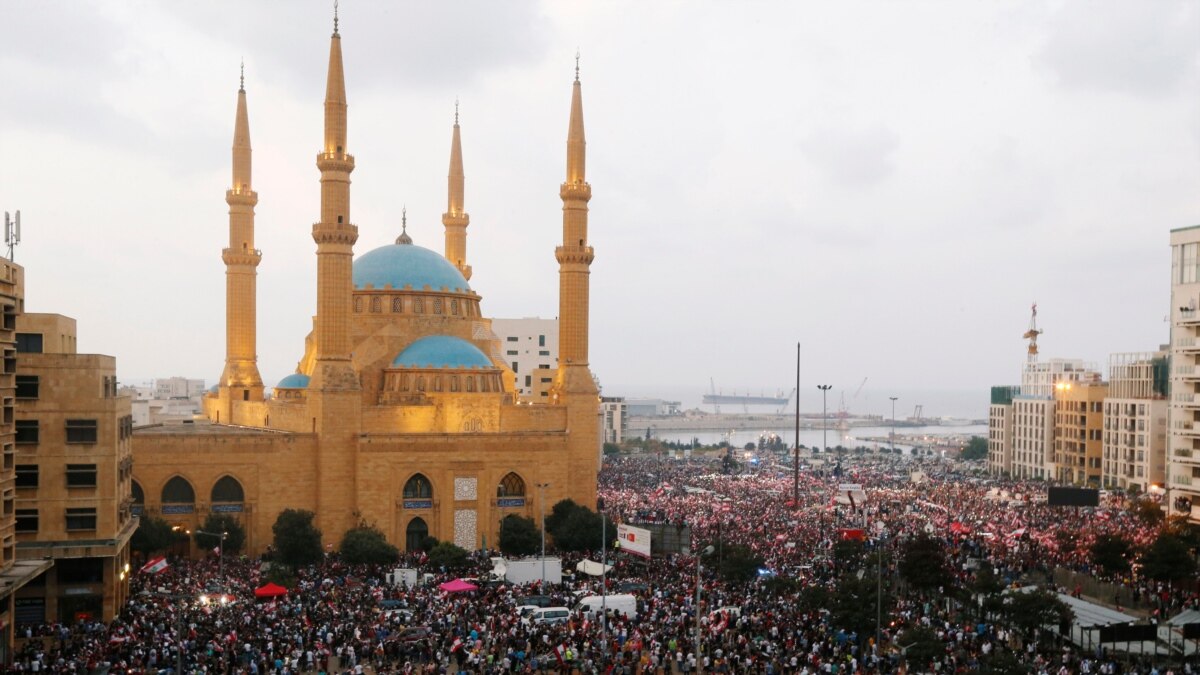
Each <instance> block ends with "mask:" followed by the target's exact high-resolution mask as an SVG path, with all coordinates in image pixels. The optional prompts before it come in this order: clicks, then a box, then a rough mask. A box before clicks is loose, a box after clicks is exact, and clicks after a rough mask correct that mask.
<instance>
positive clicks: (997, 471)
mask: <svg viewBox="0 0 1200 675" xmlns="http://www.w3.org/2000/svg"><path fill="white" fill-rule="evenodd" d="M1020 392H1021V388H1020V387H1017V386H1009V387H1005V386H1000V387H992V403H991V405H990V406H988V472H989V473H991V474H993V475H998V476H1008V475H1011V474H1012V470H1013V398H1014V397H1015V396H1017V395H1018V394H1020Z"/></svg>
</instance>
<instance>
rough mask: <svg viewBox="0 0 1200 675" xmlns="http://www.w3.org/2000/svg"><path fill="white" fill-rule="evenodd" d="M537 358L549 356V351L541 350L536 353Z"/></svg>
mask: <svg viewBox="0 0 1200 675" xmlns="http://www.w3.org/2000/svg"><path fill="white" fill-rule="evenodd" d="M538 356H550V350H548V349H542V350H540V351H539V352H538Z"/></svg>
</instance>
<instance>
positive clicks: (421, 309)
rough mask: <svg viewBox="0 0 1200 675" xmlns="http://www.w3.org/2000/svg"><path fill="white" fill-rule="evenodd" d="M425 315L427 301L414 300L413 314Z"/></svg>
mask: <svg viewBox="0 0 1200 675" xmlns="http://www.w3.org/2000/svg"><path fill="white" fill-rule="evenodd" d="M424 313H425V301H424V300H422V299H421V298H413V314H424Z"/></svg>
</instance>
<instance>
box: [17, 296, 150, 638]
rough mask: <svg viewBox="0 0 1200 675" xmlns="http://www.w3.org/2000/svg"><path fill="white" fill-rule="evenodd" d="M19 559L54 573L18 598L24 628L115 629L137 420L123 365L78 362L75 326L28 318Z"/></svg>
mask: <svg viewBox="0 0 1200 675" xmlns="http://www.w3.org/2000/svg"><path fill="white" fill-rule="evenodd" d="M16 326H17V335H18V337H19V341H18V342H19V346H18V349H17V393H16V416H17V418H16V419H17V425H18V433H17V443H16V447H17V457H16V469H17V502H16V534H17V553H18V556H19V557H21V558H26V559H32V560H53V562H54V566H53V567H52V568H51V569H49V570H47V571H46V572H45V573H44V574H43V575H42V576H41V577H39V578H38V579H37V580H36V582H35V583H31V584H29V585H28V586H26V587H25V588H23V589H21V591H20V592H19V593H18V595H17V603H18V604H19V605H20V608H21V609H20V612H19V614H20V616H19V617H18V619H19V622H20V623H37V622H41V621H49V622H55V621H67V622H70V621H75V620H78V619H80V618H85V617H86V618H92V619H100V620H103V621H108V620H110V619H112V618H113V617H114V616H115V615H116V614H117V612H119V611H120V608H121V606H122V605H123V604H124V602H125V597H126V594H127V593H128V590H129V572H130V561H129V539H130V537H131V536H132V535H133V532H134V530H135V529H136V528H137V523H138V521H137V518H135V517H134V516H133V513H132V495H131V485H132V483H131V479H132V475H133V452H132V442H131V437H132V435H133V418H132V416H131V414H130V401H129V398H128V397H127V396H121V395H119V394H118V393H117V375H116V359H115V358H113V357H111V356H103V355H98V354H79V353H77V352H76V351H75V349H76V347H75V345H76V328H75V320H74V319H71V318H68V317H65V316H62V315H60V314H21V315H20V316H18V317H17V321H16Z"/></svg>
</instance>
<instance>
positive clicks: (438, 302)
mask: <svg viewBox="0 0 1200 675" xmlns="http://www.w3.org/2000/svg"><path fill="white" fill-rule="evenodd" d="M433 313H434V314H441V313H442V299H441V298H434V299H433Z"/></svg>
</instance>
